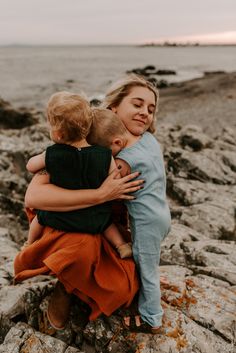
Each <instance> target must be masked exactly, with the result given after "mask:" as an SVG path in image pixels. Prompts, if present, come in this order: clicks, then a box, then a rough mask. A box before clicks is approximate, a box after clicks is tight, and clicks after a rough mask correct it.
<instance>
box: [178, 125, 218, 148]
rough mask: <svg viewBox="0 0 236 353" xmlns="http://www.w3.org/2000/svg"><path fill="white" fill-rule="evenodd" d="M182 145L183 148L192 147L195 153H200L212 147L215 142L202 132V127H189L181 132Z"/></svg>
mask: <svg viewBox="0 0 236 353" xmlns="http://www.w3.org/2000/svg"><path fill="white" fill-rule="evenodd" d="M180 144H181V146H182V147H186V146H189V147H191V149H192V150H193V151H200V150H202V149H204V148H208V147H212V145H213V141H212V139H211V138H209V136H207V135H206V134H204V133H203V132H202V131H201V128H200V127H197V126H195V125H193V126H191V125H188V126H185V127H184V128H183V129H182V130H181V134H180Z"/></svg>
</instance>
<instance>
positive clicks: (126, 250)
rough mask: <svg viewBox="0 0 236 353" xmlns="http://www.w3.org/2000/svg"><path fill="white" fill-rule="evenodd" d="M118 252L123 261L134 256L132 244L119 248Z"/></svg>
mask: <svg viewBox="0 0 236 353" xmlns="http://www.w3.org/2000/svg"><path fill="white" fill-rule="evenodd" d="M117 251H118V253H119V255H120V258H121V259H125V258H126V257H131V256H132V255H133V252H132V243H125V244H122V245H120V246H118V247H117Z"/></svg>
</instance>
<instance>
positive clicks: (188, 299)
mask: <svg viewBox="0 0 236 353" xmlns="http://www.w3.org/2000/svg"><path fill="white" fill-rule="evenodd" d="M162 299H163V300H164V301H165V302H166V303H168V304H171V305H172V306H176V307H178V308H189V306H190V304H196V303H197V299H196V298H195V297H194V296H192V295H191V294H190V292H189V291H187V290H186V289H185V290H184V291H183V294H182V296H180V297H178V298H172V297H168V296H167V295H165V296H163V297H162Z"/></svg>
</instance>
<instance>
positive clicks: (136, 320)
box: [123, 315, 163, 335]
mask: <svg viewBox="0 0 236 353" xmlns="http://www.w3.org/2000/svg"><path fill="white" fill-rule="evenodd" d="M123 326H124V327H125V328H126V329H127V330H129V331H131V332H142V333H151V334H153V335H156V334H158V333H159V334H161V333H163V329H162V327H161V326H157V327H152V326H150V325H149V324H148V323H147V322H145V321H143V320H142V318H141V317H140V316H139V315H135V316H132V315H130V316H126V317H124V318H123Z"/></svg>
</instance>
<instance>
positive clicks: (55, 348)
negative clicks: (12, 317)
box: [0, 322, 82, 353]
mask: <svg viewBox="0 0 236 353" xmlns="http://www.w3.org/2000/svg"><path fill="white" fill-rule="evenodd" d="M0 352H1V353H6V352H7V353H21V352H25V353H26V352H30V353H45V352H47V353H79V352H81V351H80V350H79V349H76V348H74V347H68V346H67V345H66V344H65V343H64V342H62V341H60V340H58V339H56V338H53V337H50V336H48V335H44V334H42V333H40V332H37V331H35V330H33V329H32V328H31V327H30V326H29V325H26V324H24V323H21V322H19V323H18V324H16V326H15V327H13V328H11V329H10V331H9V332H8V334H7V335H6V337H5V340H4V342H3V344H2V345H1V346H0ZM81 353H82V352H81Z"/></svg>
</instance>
